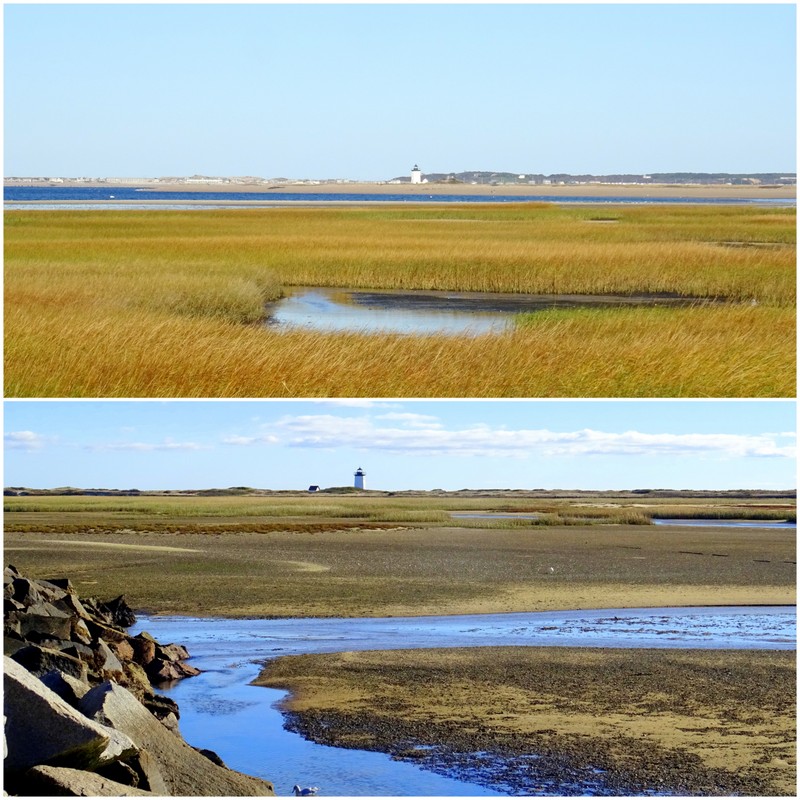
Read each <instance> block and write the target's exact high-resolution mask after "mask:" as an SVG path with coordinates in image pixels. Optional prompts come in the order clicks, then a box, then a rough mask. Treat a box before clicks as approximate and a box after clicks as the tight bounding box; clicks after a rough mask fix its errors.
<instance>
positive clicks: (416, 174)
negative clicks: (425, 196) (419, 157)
mask: <svg viewBox="0 0 800 800" xmlns="http://www.w3.org/2000/svg"><path fill="white" fill-rule="evenodd" d="M411 183H422V172H421V171H420V168H419V167H418V166H417V165H416V164H414V169H412V170H411Z"/></svg>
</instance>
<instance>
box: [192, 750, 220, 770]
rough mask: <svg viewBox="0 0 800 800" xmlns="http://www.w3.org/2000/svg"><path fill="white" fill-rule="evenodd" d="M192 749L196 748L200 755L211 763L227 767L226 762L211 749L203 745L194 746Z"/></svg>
mask: <svg viewBox="0 0 800 800" xmlns="http://www.w3.org/2000/svg"><path fill="white" fill-rule="evenodd" d="M194 749H195V750H197V752H198V753H200V755H201V756H205V757H206V758H207V759H208V760H209V761H210V762H211V763H212V764H216V765H217V766H218V767H225V769H228V766H227V764H226V763H225V762H224V761H223V760H222V759H221V758H220V757H219V756H218V755H217V754H216V753H215V752H214V751H213V750H209V749H207V748H205V747H195V748H194Z"/></svg>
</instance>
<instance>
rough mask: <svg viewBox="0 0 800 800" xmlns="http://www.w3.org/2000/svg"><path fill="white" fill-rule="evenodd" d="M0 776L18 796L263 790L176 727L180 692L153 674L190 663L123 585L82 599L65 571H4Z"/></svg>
mask: <svg viewBox="0 0 800 800" xmlns="http://www.w3.org/2000/svg"><path fill="white" fill-rule="evenodd" d="M3 583H4V639H3V645H4V670H3V671H4V715H5V741H6V750H5V753H6V756H5V788H6V791H8V792H10V793H11V794H15V795H26V796H43V795H47V796H63V795H70V796H113V797H116V796H131V795H135V796H139V795H151V796H152V795H158V796H167V795H176V796H192V795H194V796H196V795H210V796H265V795H272V794H274V792H273V789H272V784H270V783H269V782H268V781H262V780H258V779H256V778H251V777H249V776H247V775H243V774H241V773H238V772H234V771H233V770H230V769H228V768H227V767H225V766H224V764H222V762H221V761H220V759H219V757H218V756H216V754H214V753H212V752H210V751H198V750H195V749H194V748H192V747H190V746H189V745H188V744H187V743H186V742H185V741H184V740H183V738H182V737H181V735H180V733H179V731H178V717H179V710H178V706H177V704H176V703H175V702H174V701H172V700H170V699H169V698H167V697H164V696H163V695H159V694H157V693H156V692H155V691H154V690H153V688H152V685H151V684H156V685H159V684H164V683H168V682H171V681H175V680H179V679H181V678H185V677H189V676H191V675H196V674H197V673H198V670H197V669H196V668H195V667H192V666H191V665H189V664H186V663H184V661H185V659H186V658H188V657H189V653H188V652H187V651H186V649H185V648H184V647H182V646H181V645H176V644H168V645H161V644H159V643H158V642H157V641H156V640H155V639H154V638H153V637H152V636H150V635H149V634H147V633H140V634H138V635H137V636H131V635H129V634H128V633H126V631H125V628H126V627H128V626H130V625H132V624H133V623H134V622H135V616H134V615H133V612H132V611H131V609H130V608H129V607H128V605H127V604H126V603H125V600H124V598H123V597H118V598H116V599H115V600H112V601H110V602H107V603H99V602H97V601H96V600H94V599H91V598H89V599H80V598H79V597H78V595H77V593H76V592H75V590H74V588H73V586H72V585H71V583H70V582H69V580H66V579H56V580H49V581H42V580H30V579H28V578H25V577H23V576H22V575H20V574H19V572H18V571H17V570H16V569H15V568H14V567H11V566H10V567H7V568H6V569H5V572H4V578H3Z"/></svg>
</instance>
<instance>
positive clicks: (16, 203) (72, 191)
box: [3, 186, 796, 209]
mask: <svg viewBox="0 0 800 800" xmlns="http://www.w3.org/2000/svg"><path fill="white" fill-rule="evenodd" d="M500 192H502V187H498V194H492V195H469V194H447V195H441V194H435V195H426V194H415V195H407V194H368V193H354V192H336V193H327V192H325V193H322V192H320V193H315V192H310V193H300V192H289V191H264V192H233V191H231V192H228V191H225V192H214V191H210V192H200V191H198V192H174V191H164V192H162V191H153V190H150V189H134V188H130V187H115V186H108V187H102V188H101V187H90V186H75V187H66V186H64V187H62V186H6V187H4V190H3V198H4V201H5V203H6V206H7V207H8V208H22V207H25V204H27V203H36V204H42V203H54V204H57V205H56V207H58V204H61V203H81V204H85V203H97V204H100V205H99V206H98V207H103V208H105V207H107V206H106V204H107V203H108V202H109V201H116V202H117V203H120V202H121V201H124V202H125V205H124V206H120V207H128V205H127V204H128V202H132V203H138V204H140V206H142V207H148V208H149V207H150V206H149V203H151V202H153V201H159V202H158V205H157V207H158V208H162V207H166V208H172V206H171V205H170V204H174V203H183V204H186V203H192V204H196V205H199V206H200V207H207V204H208V203H215V202H216V203H224V202H225V201H236V202H242V201H246V202H248V203H250V204H258V205H270V204H271V203H284V202H286V201H292V202H306V203H309V202H311V203H319V202H328V203H331V202H340V203H341V202H352V203H365V202H369V203H376V202H383V203H425V202H430V203H525V202H535V203H541V202H546V203H592V204H597V203H604V204H606V203H609V204H617V203H624V204H626V205H638V204H642V203H645V204H646V203H692V204H698V205H719V204H724V205H769V206H794V205H796V201H795V200H785V199H776V198H755V199H737V198H725V199H715V198H701V197H666V198H665V197H591V196H585V197H562V196H557V195H548V194H533V193H532V194H530V195H524V196H520V195H504V194H501V193H500ZM143 201H147V204H148V205H143ZM194 207H196V206H195V205H189V206H188V208H194ZM47 208H48V209H49V208H50V207H49V206H48V207H47ZM182 208H184V209H185V208H187V206H186V205H184V206H182Z"/></svg>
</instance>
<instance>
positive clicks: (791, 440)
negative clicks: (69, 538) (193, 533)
mask: <svg viewBox="0 0 800 800" xmlns="http://www.w3.org/2000/svg"><path fill="white" fill-rule="evenodd" d="M794 447H795V403H794V402H793V401H755V400H754V401H681V400H671V401H634V400H631V401H552V402H551V401H488V400H487V401H483V400H469V401H422V400H420V401H416V400H409V401H378V400H371V401H370V400H352V401H334V400H320V401H283V400H269V401H133V402H131V401H14V400H11V401H6V403H5V476H4V484H5V485H6V486H29V487H36V488H53V487H56V486H78V487H82V488H118V489H128V488H137V489H190V488H213V487H228V486H252V487H256V488H264V489H305V488H307V487H308V486H309V485H310V484H319V485H320V486H323V487H329V486H345V485H352V479H353V472H354V471H355V469H356V468H357V467H359V466H360V467H363V469H364V470H365V471H366V473H367V482H366V485H367V488H373V489H386V490H402V489H437V488H440V489H449V490H455V489H461V488H523V489H524V488H564V489H633V488H690V489H736V488H753V489H789V488H794V486H795V461H794Z"/></svg>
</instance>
